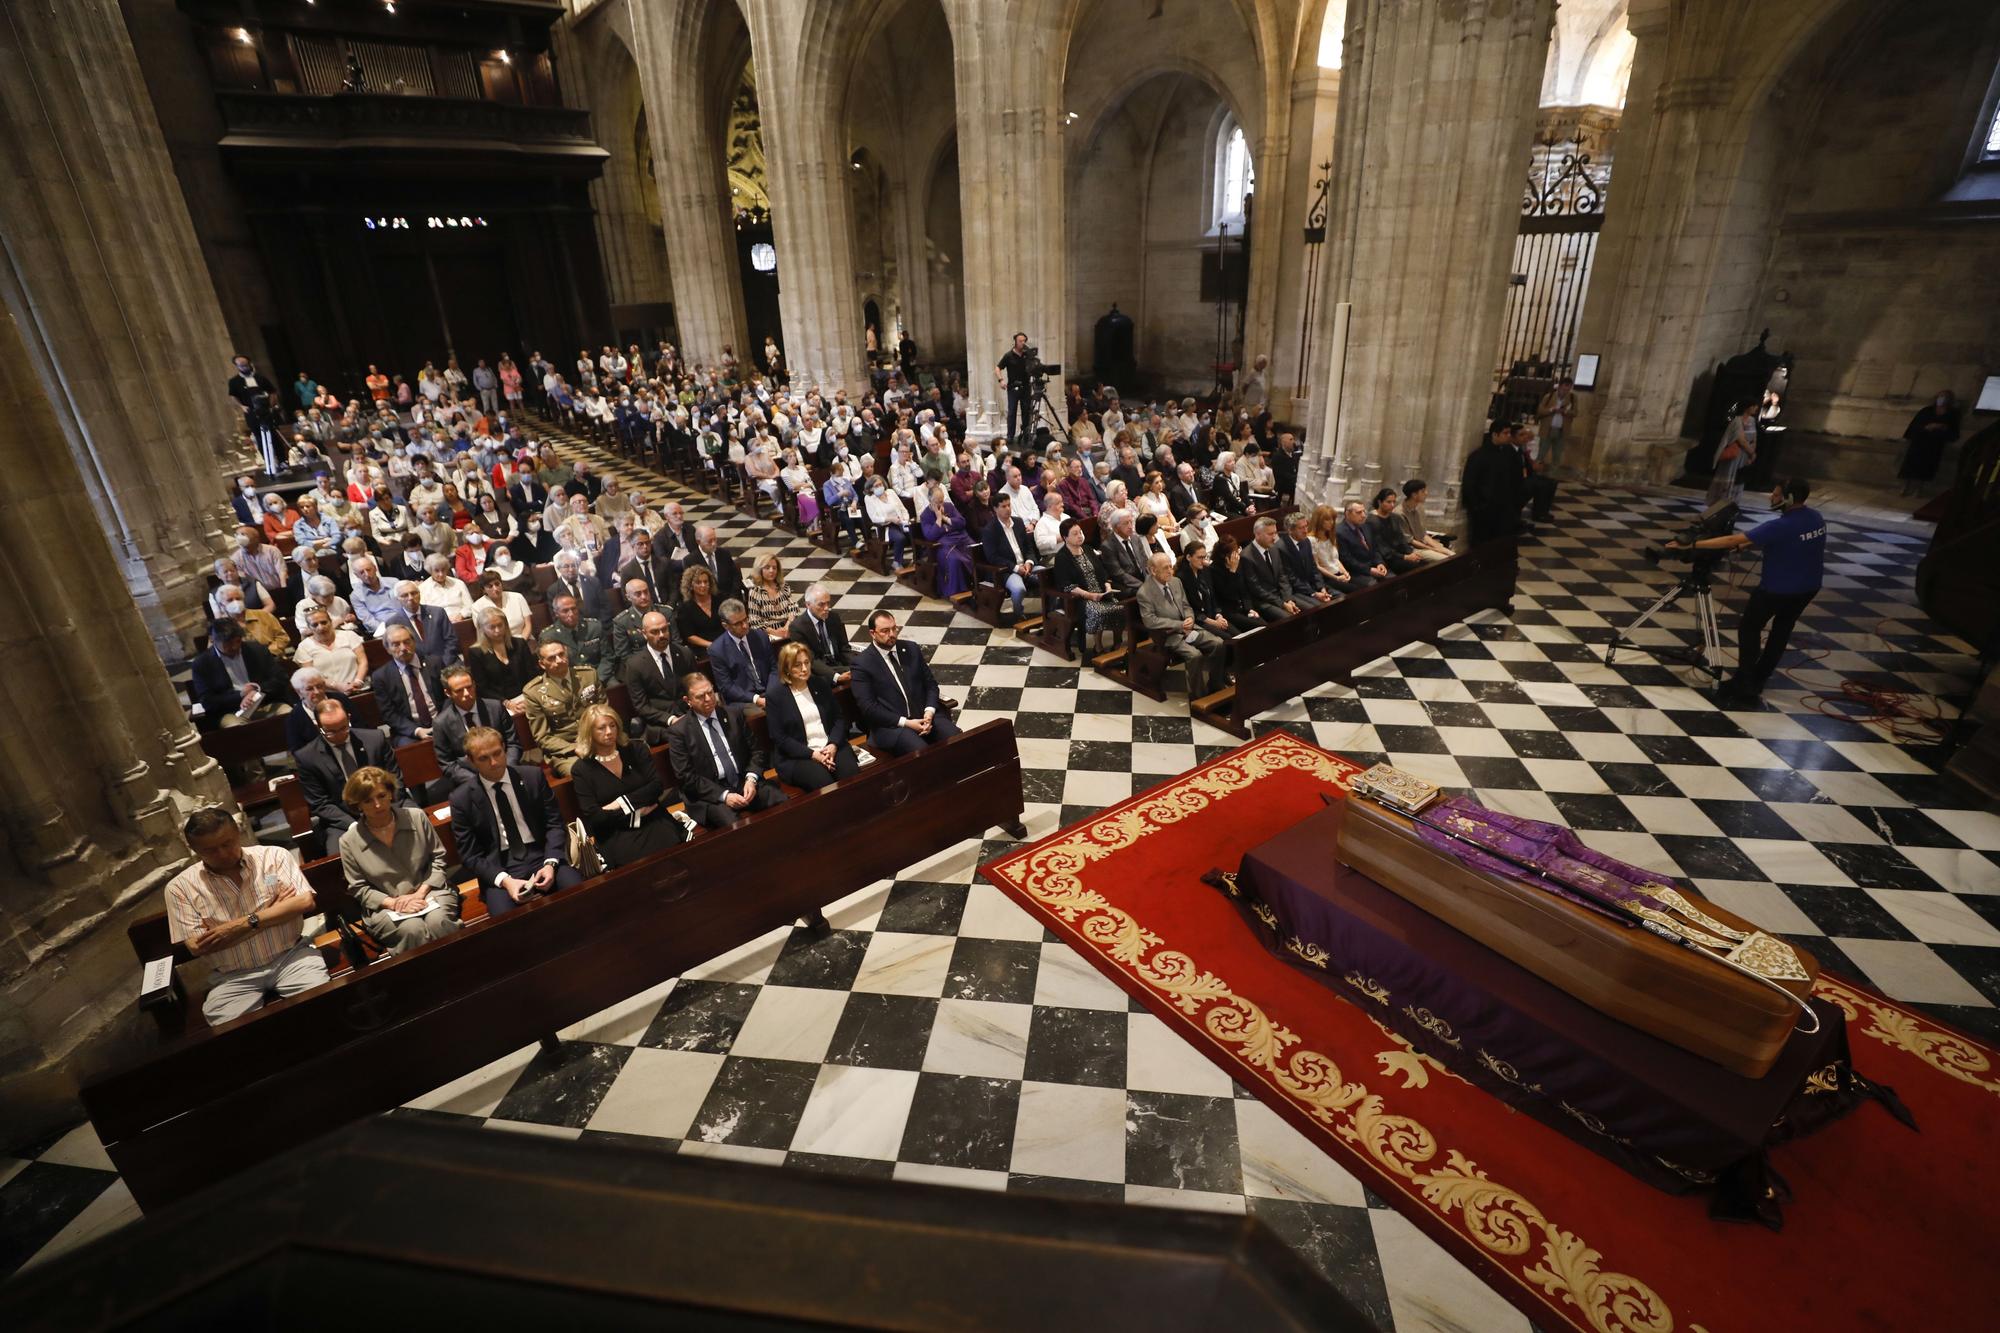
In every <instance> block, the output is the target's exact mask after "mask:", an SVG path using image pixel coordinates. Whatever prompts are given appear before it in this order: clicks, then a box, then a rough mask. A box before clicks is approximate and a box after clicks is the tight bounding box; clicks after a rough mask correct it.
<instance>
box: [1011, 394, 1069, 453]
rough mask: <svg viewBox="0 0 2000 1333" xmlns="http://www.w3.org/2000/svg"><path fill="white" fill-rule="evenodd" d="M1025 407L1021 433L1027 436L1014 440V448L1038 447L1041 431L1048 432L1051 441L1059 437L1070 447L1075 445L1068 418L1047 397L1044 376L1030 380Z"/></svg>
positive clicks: (1052, 400)
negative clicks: (1023, 438) (1025, 411)
mask: <svg viewBox="0 0 2000 1333" xmlns="http://www.w3.org/2000/svg"><path fill="white" fill-rule="evenodd" d="M1027 408H1028V411H1027V413H1026V418H1027V419H1026V420H1025V421H1023V422H1022V423H1021V424H1022V427H1023V429H1022V434H1023V435H1025V436H1026V437H1027V438H1026V439H1025V440H1016V441H1014V442H1013V443H1014V445H1015V447H1016V448H1019V449H1024V450H1026V449H1039V448H1040V445H1041V438H1040V436H1041V432H1043V431H1047V432H1048V433H1049V441H1050V442H1051V443H1054V442H1055V441H1056V440H1058V439H1060V440H1062V441H1064V442H1065V443H1067V444H1068V445H1069V446H1070V447H1071V448H1072V449H1074V448H1075V447H1076V436H1075V435H1074V434H1072V433H1071V432H1070V428H1069V419H1068V418H1067V417H1065V416H1064V415H1063V413H1062V411H1061V410H1060V409H1059V408H1057V406H1056V404H1055V400H1054V399H1052V398H1050V397H1049V382H1048V380H1047V379H1046V378H1041V377H1037V378H1035V379H1034V380H1032V381H1030V383H1029V388H1028V402H1027Z"/></svg>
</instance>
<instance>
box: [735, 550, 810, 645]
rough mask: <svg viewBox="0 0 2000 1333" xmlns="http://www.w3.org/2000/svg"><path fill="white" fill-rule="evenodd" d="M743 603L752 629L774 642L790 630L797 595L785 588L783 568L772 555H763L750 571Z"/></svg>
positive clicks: (796, 611)
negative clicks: (746, 608)
mask: <svg viewBox="0 0 2000 1333" xmlns="http://www.w3.org/2000/svg"><path fill="white" fill-rule="evenodd" d="M743 602H744V605H745V606H746V607H748V608H749V611H750V624H751V626H752V628H755V629H761V630H763V631H764V633H765V634H766V635H768V636H769V637H770V639H771V641H772V642H773V643H777V642H780V641H782V640H783V639H784V637H785V635H786V634H787V633H788V632H789V631H790V629H791V624H792V617H793V616H795V615H797V614H798V613H799V607H800V605H801V603H800V601H799V595H798V594H797V593H795V592H793V591H792V590H791V589H790V588H788V587H786V586H785V570H784V566H783V565H780V564H779V563H778V557H777V556H775V555H767V556H765V557H764V558H763V559H762V560H760V561H758V562H757V567H756V568H755V569H753V570H752V571H750V586H749V587H748V588H745V589H744V590H743Z"/></svg>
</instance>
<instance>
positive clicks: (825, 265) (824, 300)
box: [743, 0, 868, 394]
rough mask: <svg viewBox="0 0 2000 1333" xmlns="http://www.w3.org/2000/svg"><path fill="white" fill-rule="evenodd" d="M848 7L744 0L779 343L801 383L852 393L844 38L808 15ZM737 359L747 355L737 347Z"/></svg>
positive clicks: (856, 313) (861, 359)
mask: <svg viewBox="0 0 2000 1333" xmlns="http://www.w3.org/2000/svg"><path fill="white" fill-rule="evenodd" d="M829 15H837V16H838V17H839V18H840V19H841V20H842V21H845V20H847V19H849V18H850V17H851V16H849V15H846V14H844V13H839V12H838V7H835V6H825V7H820V6H810V5H805V4H801V3H799V0H744V3H743V16H744V18H745V19H747V20H748V22H749V24H750V50H751V53H752V57H753V58H754V59H755V60H756V62H757V110H758V114H759V116H760V117H761V118H762V121H763V128H764V162H765V166H766V169H767V170H768V171H769V173H770V188H771V230H772V233H773V238H774V242H775V244H776V247H777V251H778V305H779V309H780V311H781V312H782V313H783V316H784V322H785V337H784V343H783V347H784V352H785V359H786V360H787V361H788V362H789V363H790V367H791V374H792V377H793V379H794V380H795V381H797V382H798V383H800V384H818V385H820V386H822V387H823V388H826V389H827V390H829V391H831V390H833V389H835V388H844V389H846V390H847V391H848V392H849V393H850V394H858V393H860V392H861V390H862V389H863V388H864V387H865V386H866V384H867V382H868V374H867V358H866V354H865V352H864V344H863V340H862V330H863V325H864V324H865V322H866V321H864V320H863V318H862V315H861V298H860V297H859V296H858V295H856V293H855V290H854V273H855V263H854V214H853V209H852V206H851V204H850V203H849V199H848V184H847V176H848V151H849V150H848V145H847V142H846V138H845V132H846V131H845V127H844V126H843V125H842V124H841V123H840V116H839V114H838V108H839V106H840V96H839V93H840V89H841V88H842V87H844V85H845V82H846V79H847V76H848V70H847V69H846V68H845V67H844V66H843V67H840V68H834V66H835V65H836V64H837V63H838V53H839V52H841V51H842V50H844V49H845V47H846V43H845V42H843V41H840V40H837V36H836V35H835V34H830V33H827V32H821V31H817V30H815V32H814V33H813V34H812V36H811V37H810V38H809V37H808V36H807V34H806V32H805V30H804V27H805V24H806V23H807V22H809V21H820V20H824V19H826V18H827V16H829ZM745 359H746V360H748V359H749V358H748V357H747V356H746V357H745Z"/></svg>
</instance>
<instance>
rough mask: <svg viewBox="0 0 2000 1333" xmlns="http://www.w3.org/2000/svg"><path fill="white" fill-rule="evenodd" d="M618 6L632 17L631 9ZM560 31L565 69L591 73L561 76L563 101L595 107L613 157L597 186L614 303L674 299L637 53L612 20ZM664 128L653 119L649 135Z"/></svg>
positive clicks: (596, 123) (593, 198) (593, 187)
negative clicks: (643, 144)
mask: <svg viewBox="0 0 2000 1333" xmlns="http://www.w3.org/2000/svg"><path fill="white" fill-rule="evenodd" d="M613 8H614V10H615V11H616V12H617V14H619V15H622V16H626V17H627V18H628V20H629V13H628V11H627V10H626V9H625V7H624V6H615V7H613ZM596 12H598V11H592V13H593V14H594V13H596ZM586 17H589V16H588V15H587V16H586ZM554 33H555V37H556V48H557V50H556V58H557V61H558V69H559V70H560V69H563V68H574V67H575V66H578V65H580V66H582V67H583V70H584V71H585V74H586V76H585V77H584V78H576V77H573V76H572V77H570V78H567V79H564V80H563V81H562V91H563V101H564V102H565V103H567V104H569V105H572V106H578V107H582V108H584V109H586V110H588V111H589V112H590V121H591V129H592V132H593V133H594V134H595V136H596V138H597V142H598V143H599V144H600V145H602V146H603V148H604V150H605V151H606V152H607V153H609V154H610V156H609V157H607V158H606V159H605V162H604V171H603V173H602V174H601V175H599V176H598V177H597V179H596V180H593V181H592V182H591V183H590V202H591V207H592V208H593V209H594V210H595V212H596V215H597V217H596V221H597V248H598V253H599V254H601V255H603V257H604V287H605V293H606V295H607V296H608V297H609V299H610V302H611V304H612V305H614V306H619V305H645V304H653V303H659V304H664V303H666V302H668V301H671V300H672V299H673V282H672V279H671V278H669V276H668V273H667V251H666V245H665V243H664V241H663V240H662V231H663V228H662V227H661V224H660V222H659V221H658V220H657V219H658V214H659V210H660V205H659V191H658V190H657V189H656V188H655V187H654V185H653V184H652V182H650V181H648V180H647V179H646V161H645V159H643V158H641V157H640V156H639V149H640V145H639V143H638V140H637V126H638V120H639V113H640V107H641V105H642V103H643V99H642V98H641V96H640V88H639V74H638V69H637V67H636V66H635V65H634V63H633V58H632V53H631V51H630V50H629V49H628V48H627V47H626V45H625V39H624V35H623V34H622V33H619V32H615V31H614V30H613V28H612V25H611V23H610V22H609V21H608V20H600V21H596V22H593V23H590V24H588V25H587V26H584V27H582V28H578V29H575V30H574V31H572V29H571V27H570V25H568V24H558V25H556V27H555V29H554ZM586 91H587V93H588V96H587V98H586V96H585V93H586ZM660 128H661V127H660V126H658V125H656V124H655V123H654V122H653V120H652V118H651V117H650V116H649V117H647V120H646V132H647V136H648V139H649V140H650V139H651V137H652V136H653V135H655V134H657V133H658V132H659V130H660ZM610 332H611V331H609V330H607V331H606V334H605V336H607V337H609V336H610Z"/></svg>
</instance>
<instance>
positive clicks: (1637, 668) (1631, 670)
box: [1612, 662, 1684, 685]
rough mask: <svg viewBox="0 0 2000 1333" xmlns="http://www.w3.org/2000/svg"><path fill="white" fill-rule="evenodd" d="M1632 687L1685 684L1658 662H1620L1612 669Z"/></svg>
mask: <svg viewBox="0 0 2000 1333" xmlns="http://www.w3.org/2000/svg"><path fill="white" fill-rule="evenodd" d="M1612 670H1613V671H1616V672H1617V673H1618V674H1619V675H1621V676H1623V677H1624V678H1625V680H1626V682H1627V683H1628V684H1632V685H1680V684H1683V683H1684V682H1683V681H1682V680H1681V678H1680V677H1679V676H1676V675H1675V674H1674V673H1673V672H1672V670H1670V669H1669V668H1667V667H1663V666H1660V665H1659V664H1658V663H1656V662H1620V663H1619V664H1618V665H1617V666H1615V667H1613V668H1612Z"/></svg>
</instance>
